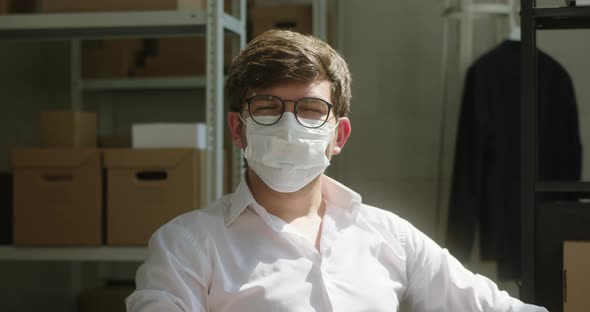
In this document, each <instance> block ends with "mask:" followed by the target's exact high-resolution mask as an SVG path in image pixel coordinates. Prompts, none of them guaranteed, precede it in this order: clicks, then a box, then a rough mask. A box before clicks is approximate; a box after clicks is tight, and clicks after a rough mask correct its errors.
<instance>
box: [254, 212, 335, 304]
mask: <svg viewBox="0 0 590 312" xmlns="http://www.w3.org/2000/svg"><path fill="white" fill-rule="evenodd" d="M253 208H254V210H255V211H256V213H257V214H258V215H259V216H260V217H261V218H262V220H263V221H264V222H265V223H266V224H267V225H268V226H269V227H271V228H272V229H273V230H274V231H276V232H277V233H279V234H282V235H286V236H288V237H289V240H290V241H295V243H296V244H297V246H298V248H299V249H300V250H302V251H303V252H304V253H305V254H306V256H307V258H308V259H310V260H312V263H313V267H314V269H317V270H318V271H319V273H320V276H321V278H320V279H319V280H320V281H321V282H322V285H321V286H322V290H323V291H322V298H323V299H324V303H325V307H323V308H322V310H321V311H327V312H330V311H333V310H334V309H333V307H332V299H331V297H330V291H329V288H330V283H331V281H330V276H329V273H328V271H329V270H328V261H327V259H326V258H325V257H324V256H325V255H329V254H330V247H329V245H330V244H331V242H332V241H333V240H334V239H335V235H334V233H332V232H333V231H334V230H335V227H334V222H333V220H332V218H330V217H328V218H326V217H327V214H326V215H325V216H324V219H323V221H322V222H326V220H327V219H329V221H328V222H327V224H328V225H327V226H326V224H322V232H321V238H320V251H318V250H317V249H316V248H315V246H314V245H313V244H312V243H311V242H309V241H308V240H307V239H306V238H305V237H303V236H302V235H301V234H300V233H299V232H298V231H296V230H295V229H293V227H291V226H290V225H289V224H287V223H286V222H285V221H283V220H282V219H280V218H278V217H276V216H272V215H270V214H269V213H268V212H267V211H266V210H265V209H264V208H263V207H261V206H259V205H253ZM328 232H329V234H327V238H324V234H326V233H328ZM324 243H326V244H327V245H326V247H324Z"/></svg>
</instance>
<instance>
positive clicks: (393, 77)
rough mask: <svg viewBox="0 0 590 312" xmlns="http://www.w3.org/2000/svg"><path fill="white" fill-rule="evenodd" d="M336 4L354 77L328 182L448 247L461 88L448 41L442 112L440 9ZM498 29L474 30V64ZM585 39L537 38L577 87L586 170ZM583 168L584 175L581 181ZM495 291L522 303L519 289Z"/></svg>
mask: <svg viewBox="0 0 590 312" xmlns="http://www.w3.org/2000/svg"><path fill="white" fill-rule="evenodd" d="M480 2H484V1H480ZM543 4H544V5H558V4H559V5H561V2H559V3H555V1H554V2H551V3H549V2H548V1H545V2H544V3H543ZM340 5H341V6H342V9H341V12H342V15H341V16H339V18H342V19H343V20H344V23H342V25H343V27H342V28H341V29H340V31H342V34H341V38H342V42H341V43H340V48H341V52H342V53H343V54H344V56H345V58H346V60H347V61H348V62H349V65H350V67H351V70H352V74H353V101H352V113H351V122H352V129H353V131H352V137H351V138H350V140H349V142H348V143H347V146H346V147H345V149H344V152H343V154H341V155H340V156H339V159H338V160H336V161H334V163H335V164H336V168H335V169H334V170H333V171H332V175H334V176H335V177H337V178H338V179H340V180H341V181H342V182H343V183H345V184H347V185H349V186H351V187H352V188H353V189H355V190H357V191H358V192H359V193H360V194H361V195H362V196H363V199H364V201H365V202H367V203H369V204H373V205H376V206H378V207H382V208H384V209H387V210H391V211H393V212H395V213H396V214H398V215H400V216H402V217H404V218H406V219H408V220H409V221H411V222H412V223H413V224H414V225H415V226H416V227H418V228H419V229H421V230H422V231H424V232H425V233H426V234H428V235H429V236H431V237H432V238H434V239H435V240H436V241H437V242H439V243H444V236H445V230H444V228H445V227H446V224H445V222H446V213H447V202H448V191H449V185H450V181H451V172H452V162H453V153H454V144H455V136H456V126H457V119H458V112H459V108H460V93H461V88H462V81H461V80H460V74H459V73H458V71H457V68H458V63H457V51H458V47H457V45H456V44H457V37H456V35H455V36H454V37H453V35H451V37H450V42H451V44H450V47H451V48H450V51H449V53H450V54H449V66H450V68H451V71H450V73H449V76H448V77H449V78H448V79H447V80H446V81H445V82H444V84H445V86H446V88H447V90H448V92H449V93H448V97H447V103H446V106H445V107H444V108H443V107H442V105H441V103H442V101H441V91H442V88H443V83H442V82H441V79H440V75H441V60H442V57H441V53H442V25H443V22H442V18H441V12H442V9H443V8H442V5H443V2H442V1H354V0H342V1H340ZM496 25H497V23H496V22H495V21H494V20H492V19H482V20H479V21H478V22H477V23H476V28H475V30H474V38H475V41H474V59H475V58H477V57H478V56H479V55H481V54H482V53H484V52H486V51H488V50H489V49H491V48H493V47H494V46H495V44H496V43H497V42H498V41H497V39H496V34H497V29H496ZM457 31H458V26H457V24H452V25H451V34H453V33H454V34H456V33H457ZM588 35H589V33H588V32H587V31H573V32H569V33H567V32H563V31H561V32H558V31H552V32H547V31H545V32H539V46H540V47H541V49H543V50H544V51H546V52H548V53H549V54H551V55H552V56H554V57H555V58H556V59H557V60H558V61H560V62H561V63H562V64H563V65H564V66H565V67H566V69H567V70H568V71H569V72H570V74H571V75H572V77H573V79H574V84H575V87H576V91H577V98H578V102H579V103H578V106H579V111H580V120H581V127H580V132H581V134H582V140H583V144H584V151H585V153H584V155H585V157H584V158H585V163H586V164H590V153H589V146H590V134H589V132H590V131H589V129H588V127H589V124H590V114H589V110H590V109H588V108H587V103H588V102H590V89H589V88H586V87H585V85H587V84H588V82H589V80H590V66H588V65H586V64H588V57H587V56H588V55H590V54H589V52H590V51H589V49H590V42H589V41H588V40H587V38H588ZM443 120H444V122H445V123H444V124H443ZM441 132H442V135H441ZM441 140H442V146H441ZM439 161H441V163H440V165H441V166H442V168H439ZM589 167H590V166H588V165H585V166H584V177H585V178H586V179H588V178H589V177H590V168H589ZM439 169H441V171H440V172H439ZM439 187H440V189H441V193H440V198H439V197H437V194H438V189H439ZM478 250H479V246H477V245H475V246H474V250H473V253H472V257H471V260H470V261H469V263H466V264H465V265H466V266H467V267H468V268H470V269H472V270H473V271H475V272H480V273H482V274H483V275H486V276H488V277H490V278H491V279H493V280H497V271H496V267H495V263H493V262H481V261H480V260H479V258H478ZM499 286H500V288H502V289H506V290H507V291H508V292H509V293H510V294H511V295H513V296H518V287H517V285H516V282H515V281H508V282H503V283H499Z"/></svg>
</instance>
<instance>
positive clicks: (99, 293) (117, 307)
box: [78, 287, 134, 312]
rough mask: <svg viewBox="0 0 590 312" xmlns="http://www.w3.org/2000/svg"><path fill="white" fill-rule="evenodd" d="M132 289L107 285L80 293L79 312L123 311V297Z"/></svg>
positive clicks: (131, 291) (129, 293)
mask: <svg viewBox="0 0 590 312" xmlns="http://www.w3.org/2000/svg"><path fill="white" fill-rule="evenodd" d="M133 291H134V289H133V288H131V287H107V288H99V289H94V290H90V291H85V292H83V293H81V294H80V296H79V299H78V302H79V309H78V311H79V312H125V311H126V310H125V309H126V308H125V298H127V297H128V296H129V295H131V293H133Z"/></svg>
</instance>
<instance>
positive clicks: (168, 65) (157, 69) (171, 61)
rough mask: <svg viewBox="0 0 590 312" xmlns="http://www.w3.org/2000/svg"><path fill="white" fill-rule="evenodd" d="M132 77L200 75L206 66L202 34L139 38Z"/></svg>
mask: <svg viewBox="0 0 590 312" xmlns="http://www.w3.org/2000/svg"><path fill="white" fill-rule="evenodd" d="M143 44H144V45H143V49H142V52H141V53H140V59H139V60H137V62H136V64H137V66H136V67H135V68H134V69H133V71H132V76H135V77H161V76H194V75H203V74H204V73H205V68H206V59H205V38H204V37H171V38H159V39H150V40H144V41H143Z"/></svg>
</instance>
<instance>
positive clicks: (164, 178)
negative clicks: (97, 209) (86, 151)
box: [104, 149, 205, 245]
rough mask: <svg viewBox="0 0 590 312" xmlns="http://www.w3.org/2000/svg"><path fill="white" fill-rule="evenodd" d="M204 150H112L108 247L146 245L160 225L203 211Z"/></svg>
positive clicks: (106, 160) (108, 160)
mask: <svg viewBox="0 0 590 312" xmlns="http://www.w3.org/2000/svg"><path fill="white" fill-rule="evenodd" d="M203 163H204V152H203V151H199V150H196V149H111V150H105V152H104V164H105V167H106V170H107V210H106V214H107V218H106V227H107V245H146V244H147V242H148V240H149V238H150V236H151V234H152V233H153V232H155V231H156V230H157V229H158V228H159V227H160V226H162V225H163V224H165V223H166V222H168V221H170V220H172V219H173V218H174V217H176V216H178V215H180V214H183V213H185V212H188V211H191V210H194V209H197V208H200V205H201V194H202V192H201V187H204V185H203V184H202V183H201V179H202V174H203V172H202V168H205V167H204V165H203Z"/></svg>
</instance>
